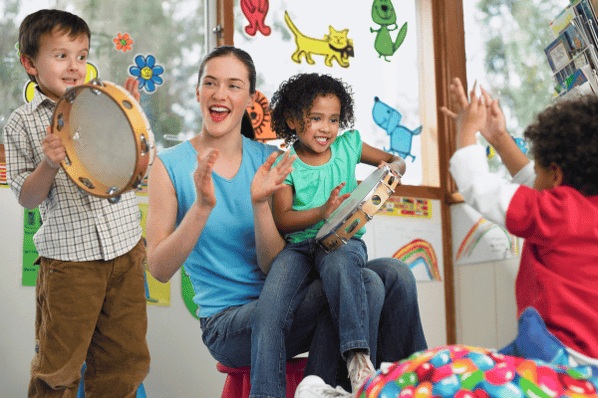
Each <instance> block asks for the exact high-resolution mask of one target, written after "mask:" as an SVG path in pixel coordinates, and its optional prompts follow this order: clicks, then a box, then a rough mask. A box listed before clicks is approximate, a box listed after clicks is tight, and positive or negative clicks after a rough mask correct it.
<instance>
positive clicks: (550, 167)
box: [442, 79, 598, 374]
mask: <svg viewBox="0 0 598 398" xmlns="http://www.w3.org/2000/svg"><path fill="white" fill-rule="evenodd" d="M450 90H451V97H452V101H453V105H454V108H455V112H451V111H449V110H448V109H446V108H443V109H442V111H443V112H444V113H445V114H446V115H447V116H449V117H451V118H453V119H454V120H455V121H456V123H457V130H458V132H457V151H456V152H455V154H454V155H453V157H452V158H451V161H450V171H451V173H452V175H453V177H454V179H455V181H456V183H457V186H458V188H459V192H460V193H461V194H462V195H463V198H464V199H465V201H466V202H467V203H468V204H470V205H471V206H472V207H474V208H475V209H476V210H477V211H479V212H480V213H481V214H482V215H483V216H484V217H485V218H487V219H488V220H490V221H493V222H495V223H497V224H499V225H501V226H503V227H506V228H507V230H508V231H509V232H511V233H512V234H514V235H516V236H519V237H523V238H525V242H524V245H523V250H522V254H521V264H520V267H519V273H518V275H517V279H516V292H515V294H516V301H517V315H518V317H519V325H520V327H519V329H520V330H519V335H518V336H517V338H516V339H515V341H514V342H513V343H512V344H510V345H509V346H507V347H505V348H504V349H503V350H501V353H503V354H508V355H513V356H519V357H524V358H534V359H541V360H544V361H547V362H553V363H557V364H560V365H566V366H575V365H577V364H590V365H598V360H597V359H596V358H598V337H596V336H597V335H596V330H598V288H596V282H597V281H598V179H597V178H596V176H597V175H598V134H597V133H596V132H597V131H598V118H597V117H596V116H597V115H598V98H597V97H595V96H586V97H583V98H580V99H576V100H572V101H566V102H559V103H556V104H554V105H552V106H550V107H548V108H547V109H546V110H544V111H543V112H541V113H540V114H539V115H538V116H537V118H536V121H535V122H534V123H533V124H531V125H530V126H528V127H527V129H526V130H525V133H524V136H525V138H526V139H527V140H529V141H530V143H531V151H532V154H533V157H534V160H535V161H534V162H530V161H529V160H528V159H527V158H526V157H525V155H523V153H522V152H521V150H520V149H519V148H518V147H517V145H516V144H515V143H514V142H513V140H512V139H511V138H510V137H508V133H506V129H505V128H504V117H503V116H502V112H500V109H499V108H498V104H497V102H496V100H494V101H493V100H492V99H491V98H490V96H489V95H488V93H486V92H485V91H482V97H483V98H482V97H477V96H476V93H475V86H474V89H473V90H471V92H470V93H469V94H470V99H469V100H468V98H467V95H466V93H465V90H464V89H463V86H462V84H461V82H460V81H459V80H458V79H455V80H454V82H453V84H451V86H450ZM478 131H480V132H481V133H482V135H484V137H486V138H487V139H488V141H489V142H490V143H491V144H492V145H494V146H495V148H496V149H497V151H498V152H499V154H500V156H501V158H502V159H503V161H504V162H505V164H506V165H507V168H508V169H509V171H510V172H511V174H512V175H513V181H507V180H505V179H502V178H500V177H499V176H497V175H494V174H491V173H490V172H489V170H488V165H487V162H486V157H485V154H484V149H483V147H482V146H480V145H476V137H475V135H476V133H477V132H478ZM507 137H508V138H507ZM532 167H533V170H532ZM534 170H535V172H534ZM531 181H533V189H532V188H529V187H528V186H526V185H522V183H528V184H529V182H531ZM532 333H533V334H532ZM594 369H595V370H596V369H598V368H594ZM595 374H596V373H595Z"/></svg>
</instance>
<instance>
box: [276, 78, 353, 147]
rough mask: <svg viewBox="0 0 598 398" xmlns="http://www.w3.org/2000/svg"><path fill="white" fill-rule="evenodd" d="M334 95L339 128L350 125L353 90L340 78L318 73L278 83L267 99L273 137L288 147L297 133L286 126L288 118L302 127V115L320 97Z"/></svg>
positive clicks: (351, 123)
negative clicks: (338, 115)
mask: <svg viewBox="0 0 598 398" xmlns="http://www.w3.org/2000/svg"><path fill="white" fill-rule="evenodd" d="M327 94H334V95H336V96H337V97H338V99H339V100H340V103H341V114H340V117H339V129H343V130H344V129H346V128H347V127H351V126H353V123H355V116H354V114H353V91H352V90H351V87H350V86H349V85H348V84H346V83H345V82H343V81H342V80H341V79H338V78H333V77H332V76H330V75H323V74H319V73H300V74H298V75H295V76H292V77H291V78H289V79H288V80H287V81H284V82H282V83H281V84H280V87H279V88H278V90H276V92H275V93H274V95H273V96H272V99H271V100H270V110H271V115H272V121H271V127H272V130H273V131H274V132H275V133H276V137H278V138H284V140H285V143H286V144H287V145H290V144H291V143H293V142H294V141H295V140H296V139H297V132H296V131H295V130H292V129H291V128H290V127H289V126H288V125H287V119H289V118H294V119H296V120H298V121H300V126H301V130H302V129H303V127H304V121H303V116H304V112H309V111H310V109H311V107H312V105H313V102H314V100H315V99H316V97H317V96H319V95H327Z"/></svg>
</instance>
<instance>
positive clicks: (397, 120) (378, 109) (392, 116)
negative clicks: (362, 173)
mask: <svg viewBox="0 0 598 398" xmlns="http://www.w3.org/2000/svg"><path fill="white" fill-rule="evenodd" d="M372 117H373V118H374V122H376V124H377V125H378V126H380V127H382V128H383V129H384V130H385V131H386V134H387V135H389V136H390V148H389V149H386V148H384V150H385V151H387V152H393V153H396V154H397V155H399V156H400V157H402V158H403V159H406V158H407V156H411V161H412V162H413V161H414V160H415V156H414V155H413V154H412V153H411V144H412V141H413V136H414V135H419V134H420V133H421V131H422V126H419V127H418V128H416V129H415V130H410V129H408V128H407V127H405V126H403V125H402V124H401V119H402V118H403V115H401V112H399V111H397V110H396V109H394V108H392V107H390V106H389V105H387V104H385V103H384V102H382V101H380V98H378V97H374V107H373V109H372Z"/></svg>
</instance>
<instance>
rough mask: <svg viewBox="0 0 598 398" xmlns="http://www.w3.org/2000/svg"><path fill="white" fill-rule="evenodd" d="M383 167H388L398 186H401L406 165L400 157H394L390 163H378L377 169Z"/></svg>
mask: <svg viewBox="0 0 598 398" xmlns="http://www.w3.org/2000/svg"><path fill="white" fill-rule="evenodd" d="M383 166H388V167H389V168H390V171H391V172H392V173H393V174H394V175H395V177H396V178H398V179H399V185H400V184H401V178H402V177H403V175H405V170H407V165H406V164H405V160H404V159H403V158H402V157H400V156H395V157H394V160H393V161H392V162H390V163H386V162H384V161H383V162H380V164H379V165H378V168H381V167H383Z"/></svg>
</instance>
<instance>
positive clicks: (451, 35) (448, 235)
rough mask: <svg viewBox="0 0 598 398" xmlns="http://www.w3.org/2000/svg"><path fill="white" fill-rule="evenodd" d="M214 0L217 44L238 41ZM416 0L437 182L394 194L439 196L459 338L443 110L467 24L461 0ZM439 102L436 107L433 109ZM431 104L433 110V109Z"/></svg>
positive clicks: (450, 127) (449, 302) (454, 197)
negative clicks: (428, 77)
mask: <svg viewBox="0 0 598 398" xmlns="http://www.w3.org/2000/svg"><path fill="white" fill-rule="evenodd" d="M206 1H207V2H214V1H215V2H216V14H217V22H216V23H217V26H216V27H215V28H211V27H209V26H208V34H213V35H216V36H217V45H218V46H221V45H234V30H235V29H234V0H206ZM415 1H417V9H418V15H419V17H420V20H419V22H420V26H421V28H420V29H421V31H420V32H419V33H420V38H422V39H423V43H422V45H423V49H422V51H420V53H421V54H422V57H421V59H420V61H419V62H420V65H421V67H422V70H423V73H422V75H423V76H422V77H421V79H424V78H425V77H424V76H430V73H431V79H432V80H433V81H434V83H433V84H429V83H427V82H426V83H425V84H423V87H422V91H421V92H422V96H423V97H424V102H422V103H421V104H420V106H421V107H423V108H424V109H426V110H427V112H424V120H423V123H422V124H425V123H428V125H431V126H436V130H437V131H436V132H434V131H432V129H430V134H429V135H428V136H429V137H428V139H424V138H423V137H422V156H423V157H425V159H424V166H425V168H426V173H428V174H431V175H429V176H427V177H426V176H424V183H425V182H426V178H427V180H428V181H430V180H437V181H438V185H439V186H431V185H423V184H422V185H421V186H413V185H401V186H399V187H397V189H396V190H395V192H394V194H393V196H407V197H417V198H424V199H435V200H439V201H440V204H441V209H440V211H441V215H442V222H441V227H442V236H443V263H444V275H443V277H444V280H443V283H444V293H445V311H446V332H447V335H446V340H447V344H455V343H456V317H455V289H454V273H453V253H452V225H451V210H450V205H452V204H455V203H459V202H462V201H463V198H462V197H461V195H459V194H458V192H457V188H456V185H455V182H454V181H453V179H452V177H451V175H450V172H449V160H450V157H451V156H452V154H453V153H454V152H455V136H456V128H455V125H454V123H452V122H451V121H450V120H447V118H446V117H445V116H444V115H443V114H442V113H441V112H440V108H441V107H442V106H447V107H448V106H450V93H449V89H448V86H449V84H450V82H451V81H452V79H453V78H455V77H458V78H460V79H461V81H462V82H463V83H464V84H465V86H466V87H467V76H466V65H465V62H466V61H465V34H464V25H463V2H462V0H454V1H438V0H415ZM434 107H436V109H435V112H434V110H433V108H434ZM430 108H432V109H430ZM436 150H437V151H438V157H437V162H436V161H435V160H434V159H433V158H434V157H433V156H432V157H426V154H427V153H428V152H429V151H436Z"/></svg>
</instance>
